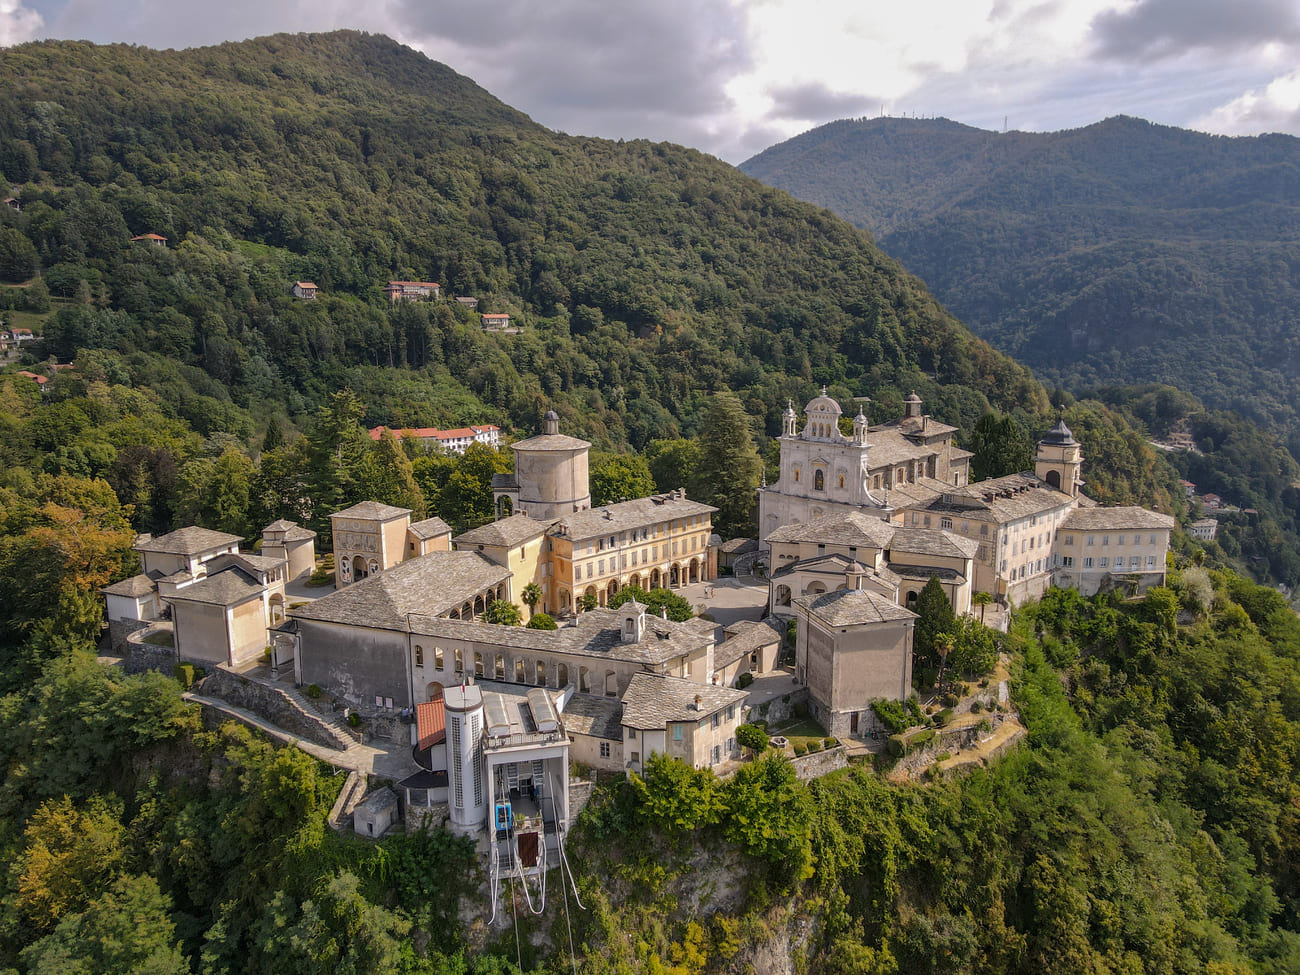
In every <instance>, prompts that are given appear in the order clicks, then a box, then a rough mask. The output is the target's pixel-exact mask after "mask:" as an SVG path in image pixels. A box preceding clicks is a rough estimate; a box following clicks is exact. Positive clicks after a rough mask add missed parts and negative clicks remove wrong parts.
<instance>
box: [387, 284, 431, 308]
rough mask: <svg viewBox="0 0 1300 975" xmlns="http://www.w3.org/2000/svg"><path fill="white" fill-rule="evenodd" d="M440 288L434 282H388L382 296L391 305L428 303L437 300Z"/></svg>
mask: <svg viewBox="0 0 1300 975" xmlns="http://www.w3.org/2000/svg"><path fill="white" fill-rule="evenodd" d="M441 290H442V289H441V286H440V285H439V284H438V282H436V281H389V282H388V284H386V285H385V286H384V294H386V295H387V296H388V300H389V301H391V302H392V303H393V304H397V302H399V301H428V300H429V299H431V298H437V297H438V295H439V293H440V292H441Z"/></svg>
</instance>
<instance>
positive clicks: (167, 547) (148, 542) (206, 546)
mask: <svg viewBox="0 0 1300 975" xmlns="http://www.w3.org/2000/svg"><path fill="white" fill-rule="evenodd" d="M240 541H241V539H240V537H239V536H238V535H231V534H229V533H228V532H217V531H212V530H211V529H210V528H199V527H198V526H197V525H191V526H189V527H188V528H177V529H176V530H175V531H174V532H168V533H167V534H166V535H159V536H158V537H157V538H153V537H151V536H149V535H141V536H140V537H139V538H137V539H136V540H135V544H134V545H133V546H132V548H134V549H135V550H136V551H137V552H155V553H157V554H159V555H202V554H203V553H204V552H210V551H212V550H213V549H214V548H224V547H226V546H228V545H237V544H238V543H239V542H240Z"/></svg>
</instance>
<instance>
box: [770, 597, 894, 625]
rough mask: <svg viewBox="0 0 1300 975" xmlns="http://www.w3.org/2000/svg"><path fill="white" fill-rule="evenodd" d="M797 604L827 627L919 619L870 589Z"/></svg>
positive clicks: (798, 600) (801, 600)
mask: <svg viewBox="0 0 1300 975" xmlns="http://www.w3.org/2000/svg"><path fill="white" fill-rule="evenodd" d="M794 602H795V605H797V606H800V607H802V608H804V609H806V610H807V611H808V612H809V613H810V614H812V615H813V616H816V617H817V618H818V619H819V620H821V621H822V622H823V623H825V624H826V625H827V626H855V625H858V624H861V623H888V622H893V621H895V620H909V619H911V620H914V619H916V618H917V615H916V614H915V613H913V612H912V611H911V610H910V609H904V608H903V607H902V606H899V605H898V604H897V603H895V602H893V601H892V600H889V599H886V598H885V597H884V596H881V595H878V594H876V593H874V592H871V591H870V590H869V589H840V590H839V591H837V592H827V593H822V594H821V595H819V596H799V597H797V598H796V599H795V600H794Z"/></svg>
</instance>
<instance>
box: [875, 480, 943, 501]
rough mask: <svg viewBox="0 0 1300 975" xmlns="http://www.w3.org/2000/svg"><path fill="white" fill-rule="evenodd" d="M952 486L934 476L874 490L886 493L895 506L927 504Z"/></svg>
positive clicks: (882, 493)
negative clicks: (886, 488)
mask: <svg viewBox="0 0 1300 975" xmlns="http://www.w3.org/2000/svg"><path fill="white" fill-rule="evenodd" d="M951 487H952V485H951V484H945V483H944V482H943V481H940V480H938V479H937V478H933V477H918V478H917V479H916V480H915V481H913V482H911V483H909V484H895V485H894V486H893V487H892V488H890V489H889V490H888V491H886V490H884V489H883V488H882V489H881V490H880V491H878V492H874V493H877V494H881V495H884V496H885V497H886V498H887V499H888V500H889V503H890V504H892V505H893V506H894V507H895V508H904V507H908V506H912V505H918V504H926V503H927V502H930V501H933V500H934V499H935V498H937V497H938V496H939V495H941V494H943V493H944V492H945V491H947V490H949V489H950V488H951Z"/></svg>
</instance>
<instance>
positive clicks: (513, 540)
mask: <svg viewBox="0 0 1300 975" xmlns="http://www.w3.org/2000/svg"><path fill="white" fill-rule="evenodd" d="M550 524H551V522H549V521H538V520H536V519H534V518H529V517H528V515H525V514H518V515H511V516H510V517H509V518H502V519H501V520H500V521H490V522H488V523H487V524H486V525H480V526H479V527H478V528H471V529H470V530H469V531H467V532H465V533H464V534H462V535H457V536H456V538H455V539H453V541H455V543H456V547H457V548H461V549H465V548H469V547H470V546H471V545H493V546H500V547H504V548H513V547H514V546H516V545H522V544H523V543H524V542H527V541H530V540H531V539H534V538H538V537H539V536H541V535H543V534H545V532H546V528H547V526H548V525H550Z"/></svg>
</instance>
